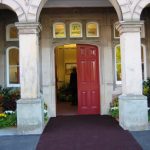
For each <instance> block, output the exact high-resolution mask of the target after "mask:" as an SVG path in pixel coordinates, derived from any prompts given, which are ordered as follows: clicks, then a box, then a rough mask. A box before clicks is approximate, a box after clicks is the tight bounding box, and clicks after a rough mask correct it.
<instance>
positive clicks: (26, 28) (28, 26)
mask: <svg viewBox="0 0 150 150" xmlns="http://www.w3.org/2000/svg"><path fill="white" fill-rule="evenodd" d="M15 26H16V27H17V28H18V30H19V32H18V33H19V34H38V33H39V32H40V31H41V30H42V26H41V24H40V23H38V22H30V23H22V22H17V23H15Z"/></svg>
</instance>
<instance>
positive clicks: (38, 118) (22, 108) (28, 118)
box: [17, 99, 44, 134]
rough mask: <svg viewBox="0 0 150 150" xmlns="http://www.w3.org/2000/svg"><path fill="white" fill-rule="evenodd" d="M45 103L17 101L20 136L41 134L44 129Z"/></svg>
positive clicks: (31, 100)
mask: <svg viewBox="0 0 150 150" xmlns="http://www.w3.org/2000/svg"><path fill="white" fill-rule="evenodd" d="M42 110H43V101H42V100H41V99H34V100H33V99H30V100H23V99H21V100H19V101H17V131H18V134H41V133H42V131H43V127H44V119H43V118H44V116H43V111H42Z"/></svg>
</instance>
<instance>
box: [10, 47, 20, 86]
mask: <svg viewBox="0 0 150 150" xmlns="http://www.w3.org/2000/svg"><path fill="white" fill-rule="evenodd" d="M19 83H20V75H19V49H18V48H17V47H10V48H8V49H7V86H8V87H19V86H20V85H19Z"/></svg>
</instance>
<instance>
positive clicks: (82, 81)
mask: <svg viewBox="0 0 150 150" xmlns="http://www.w3.org/2000/svg"><path fill="white" fill-rule="evenodd" d="M98 62H99V61H98V48H97V47H96V46H92V45H77V66H78V67H77V69H78V73H77V76H78V112H79V114H99V113H100V93H99V92H100V87H99V85H100V84H99V65H98Z"/></svg>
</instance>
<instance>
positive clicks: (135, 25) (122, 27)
mask: <svg viewBox="0 0 150 150" xmlns="http://www.w3.org/2000/svg"><path fill="white" fill-rule="evenodd" d="M143 25H144V21H119V22H116V23H115V27H116V29H117V30H118V31H119V33H120V34H122V33H128V32H141V28H142V26H143Z"/></svg>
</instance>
